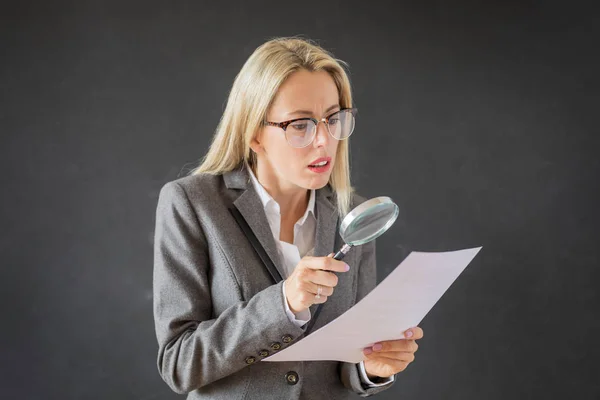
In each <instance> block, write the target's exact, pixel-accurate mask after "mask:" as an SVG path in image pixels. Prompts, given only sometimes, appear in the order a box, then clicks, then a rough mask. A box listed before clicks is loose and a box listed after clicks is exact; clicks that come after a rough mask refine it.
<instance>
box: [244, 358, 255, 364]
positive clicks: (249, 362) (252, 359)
mask: <svg viewBox="0 0 600 400" xmlns="http://www.w3.org/2000/svg"><path fill="white" fill-rule="evenodd" d="M254 361H256V358H254V357H252V356H250V357H246V364H253V363H254Z"/></svg>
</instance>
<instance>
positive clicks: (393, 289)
mask: <svg viewBox="0 0 600 400" xmlns="http://www.w3.org/2000/svg"><path fill="white" fill-rule="evenodd" d="M480 249H481V247H476V248H472V249H465V250H458V251H450V252H443V253H422V252H412V253H410V254H409V255H408V257H406V259H405V260H404V261H402V263H400V265H398V266H397V267H396V268H395V269H394V270H393V271H392V272H391V273H390V274H389V275H388V276H387V277H386V278H385V279H384V280H383V281H382V282H381V283H380V284H379V285H377V287H375V289H373V290H372V291H371V292H370V293H369V294H367V295H366V296H365V297H364V298H363V299H362V300H361V301H359V302H358V303H356V304H355V305H354V307H352V308H351V309H349V310H348V311H346V312H345V313H344V314H342V315H340V316H339V317H338V318H336V319H335V320H333V321H331V322H330V323H329V324H327V325H325V326H323V327H322V328H320V329H319V330H317V331H315V332H313V333H311V334H309V335H308V336H306V337H304V338H302V339H301V340H299V341H298V342H297V343H295V344H293V345H291V346H290V347H288V348H286V349H284V350H281V351H280V352H278V353H275V354H274V355H272V356H270V357H267V358H264V359H263V360H262V361H310V360H313V361H314V360H336V361H346V362H351V363H358V362H360V361H362V360H363V359H364V356H363V353H362V349H363V348H365V347H367V346H370V345H372V344H373V343H376V342H379V341H383V340H395V339H403V338H404V335H403V334H402V332H404V331H405V330H406V329H408V328H412V327H414V326H418V325H419V323H420V322H421V321H422V320H423V318H425V315H427V313H428V312H429V310H431V309H432V308H433V306H434V305H435V303H437V301H438V300H439V299H440V298H441V297H442V295H443V294H444V293H445V292H446V290H448V288H449V287H450V285H452V283H453V282H454V281H455V280H456V278H458V276H459V275H460V274H461V272H462V271H463V270H464V269H465V268H466V267H467V265H468V264H469V263H470V262H471V260H472V259H473V258H474V257H475V255H477V253H478V252H479V250H480ZM333 296H335V292H334V294H333ZM325 306H327V303H325ZM322 307H323V306H322Z"/></svg>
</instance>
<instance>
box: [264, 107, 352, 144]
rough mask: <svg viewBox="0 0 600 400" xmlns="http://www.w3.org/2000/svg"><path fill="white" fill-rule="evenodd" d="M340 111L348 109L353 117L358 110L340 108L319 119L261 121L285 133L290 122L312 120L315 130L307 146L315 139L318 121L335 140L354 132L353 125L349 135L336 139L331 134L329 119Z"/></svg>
mask: <svg viewBox="0 0 600 400" xmlns="http://www.w3.org/2000/svg"><path fill="white" fill-rule="evenodd" d="M342 111H344V112H345V111H350V112H351V113H352V116H353V117H354V118H356V114H357V112H358V108H356V107H350V108H342V109H340V110H337V111H335V112H333V113H331V114H330V115H328V116H326V117H323V118H321V119H320V120H318V119H316V118H311V117H303V118H295V119H290V120H288V121H282V122H271V121H266V120H265V121H263V125H266V126H275V127H277V128H281V129H283V133H285V131H286V129H287V127H288V126H289V125H290V124H292V123H294V122H297V121H307V120H310V121H312V122H313V123H314V124H315V131H314V132H313V138H312V140H311V141H310V142H308V144H307V145H306V146H308V145H310V144H311V143H312V141H313V140H315V136H316V133H317V127H318V126H319V122H325V126H326V127H327V132H329V134H330V135H331V137H333V138H334V139H336V140H344V139H348V138H349V137H350V136H351V135H352V133H353V132H354V127H353V128H352V132H350V135H348V136H346V137H345V138H342V139H338V138H336V137H335V136H333V134H332V133H331V130H330V129H329V119H330V118H332V117H333V116H334V115H336V114H339V113H341V112H342ZM288 143H289V141H288ZM306 146H303V147H306Z"/></svg>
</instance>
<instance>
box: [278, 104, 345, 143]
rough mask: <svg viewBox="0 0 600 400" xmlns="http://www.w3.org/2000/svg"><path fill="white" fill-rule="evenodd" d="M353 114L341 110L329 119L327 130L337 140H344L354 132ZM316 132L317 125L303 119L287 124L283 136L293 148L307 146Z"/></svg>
mask: <svg viewBox="0 0 600 400" xmlns="http://www.w3.org/2000/svg"><path fill="white" fill-rule="evenodd" d="M354 123H355V121H354V114H352V112H351V111H350V110H341V111H339V112H337V113H335V114H332V115H331V116H330V117H329V123H328V124H327V125H328V126H327V129H329V133H330V134H331V136H333V137H334V138H335V139H337V140H342V139H346V138H347V137H348V136H350V135H351V134H352V131H353V130H354ZM316 131H317V125H315V123H314V121H312V120H310V119H303V120H300V121H295V122H292V123H291V124H289V125H288V126H287V128H286V130H285V136H286V138H287V140H288V142H289V143H290V145H292V146H294V147H306V146H308V145H309V144H310V143H311V142H312V140H313V138H314V136H315V133H316Z"/></svg>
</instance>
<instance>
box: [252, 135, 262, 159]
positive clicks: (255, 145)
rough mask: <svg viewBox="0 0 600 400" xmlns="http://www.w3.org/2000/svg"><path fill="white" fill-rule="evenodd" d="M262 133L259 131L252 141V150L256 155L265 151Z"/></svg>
mask: <svg viewBox="0 0 600 400" xmlns="http://www.w3.org/2000/svg"><path fill="white" fill-rule="evenodd" d="M261 136H262V135H261V131H258V132H257V133H256V134H255V135H254V137H253V138H252V140H250V148H251V149H252V150H253V151H254V152H255V153H256V154H259V153H261V152H262V151H263V147H262V144H261V140H262V137H261Z"/></svg>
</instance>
